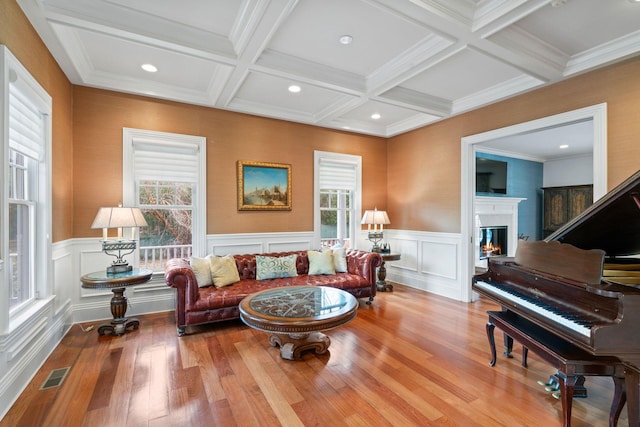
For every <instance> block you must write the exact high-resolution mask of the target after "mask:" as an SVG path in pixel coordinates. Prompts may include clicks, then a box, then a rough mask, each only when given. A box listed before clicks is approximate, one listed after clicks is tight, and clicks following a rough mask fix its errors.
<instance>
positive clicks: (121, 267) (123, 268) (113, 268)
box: [107, 264, 133, 274]
mask: <svg viewBox="0 0 640 427" xmlns="http://www.w3.org/2000/svg"><path fill="white" fill-rule="evenodd" d="M131 270H133V267H132V266H130V265H129V264H113V265H110V266H109V267H107V274H118V273H124V272H127V271H131Z"/></svg>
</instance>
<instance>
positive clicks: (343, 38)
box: [338, 34, 353, 45]
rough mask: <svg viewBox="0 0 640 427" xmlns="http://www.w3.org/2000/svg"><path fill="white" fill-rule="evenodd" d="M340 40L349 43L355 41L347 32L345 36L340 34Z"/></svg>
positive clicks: (341, 42) (342, 42) (345, 43)
mask: <svg viewBox="0 0 640 427" xmlns="http://www.w3.org/2000/svg"><path fill="white" fill-rule="evenodd" d="M338 40H340V44H344V45H347V44H351V42H352V41H353V37H351V36H350V35H348V34H345V35H344V36H340V38H339V39H338Z"/></svg>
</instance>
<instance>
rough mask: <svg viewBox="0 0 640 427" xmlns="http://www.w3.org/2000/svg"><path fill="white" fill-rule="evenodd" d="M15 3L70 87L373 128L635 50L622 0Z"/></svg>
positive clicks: (468, 104) (456, 108)
mask: <svg viewBox="0 0 640 427" xmlns="http://www.w3.org/2000/svg"><path fill="white" fill-rule="evenodd" d="M18 3H19V4H20V6H21V7H22V9H23V10H24V11H25V13H26V15H27V17H28V18H29V20H30V21H31V23H32V24H33V25H34V27H35V28H36V30H37V31H38V33H39V34H40V36H41V37H42V38H43V40H44V42H45V43H46V45H47V46H48V48H49V50H50V51H51V52H52V53H53V55H54V56H55V58H56V59H57V61H58V62H59V64H60V65H61V67H62V69H63V70H64V72H65V73H66V75H67V77H68V78H69V79H70V80H71V81H72V82H73V83H74V84H78V85H84V86H91V87H98V88H104V89H109V90H115V91H121V92H128V93H134V94H140V95H147V96H152V97H157V98H163V99H169V100H175V101H180V102H186V103H191V104H197V105H204V106H210V107H215V108H221V109H225V110H231V111H238V112H244V113H249V114H255V115H260V116H267V117H273V118H279V119H284V120H289V121H294V122H301V123H307V124H313V125H318V126H324V127H329V128H336V129H344V130H349V131H353V132H359V133H365V134H371V135H378V136H383V137H389V136H393V135H397V134H400V133H403V132H406V131H409V130H411V129H415V128H417V127H421V126H424V125H427V124H429V123H433V122H436V121H438V120H441V119H443V118H446V117H449V116H452V115H455V114H459V113H461V112H464V111H469V110H472V109H475V108H478V107H481V106H484V105H487V104H490V103H493V102H496V101H499V100H502V99H505V98H508V97H510V96H514V95H517V94H520V93H523V92H526V91H529V90H532V89H535V88H538V87H541V86H544V85H548V84H551V83H554V82H558V81H560V80H563V79H566V78H569V77H572V76H574V75H576V74H579V73H582V72H585V71H588V70H591V69H594V68H597V67H601V66H603V65H607V64H610V63H612V62H614V61H619V60H621V59H624V58H628V57H631V56H634V55H638V54H639V52H640V29H639V28H640V25H639V24H638V23H639V22H640V3H638V2H634V1H632V0H553V1H552V0H180V1H178V0H18ZM342 36H350V37H351V38H352V40H351V43H350V44H342V43H341V42H340V38H341V37H342ZM142 64H153V65H154V66H155V67H157V71H156V72H154V73H149V72H146V71H144V70H142V68H141V65H142ZM291 85H297V86H298V87H299V88H300V91H299V92H297V93H292V92H289V91H288V88H289V87H290V86H291ZM373 114H379V118H377V119H375V118H372V115H373Z"/></svg>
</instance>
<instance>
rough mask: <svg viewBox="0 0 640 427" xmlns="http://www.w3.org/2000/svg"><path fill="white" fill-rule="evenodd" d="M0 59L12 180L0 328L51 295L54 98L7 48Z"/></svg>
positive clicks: (1, 254) (5, 165) (5, 207)
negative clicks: (52, 104) (3, 78)
mask: <svg viewBox="0 0 640 427" xmlns="http://www.w3.org/2000/svg"><path fill="white" fill-rule="evenodd" d="M0 58H1V63H2V67H3V68H4V73H3V75H4V76H5V79H7V80H5V81H3V82H2V83H3V84H2V87H1V88H0V95H1V96H0V98H1V99H2V102H3V104H4V105H6V106H7V107H8V108H5V109H4V114H5V116H4V117H3V118H2V120H0V126H1V125H2V123H6V125H7V127H8V129H7V130H8V131H3V129H0V131H2V132H0V134H2V135H8V139H6V140H2V142H1V145H2V151H0V162H1V164H2V170H3V172H2V174H3V176H5V177H7V182H8V185H7V186H6V187H3V189H2V193H1V194H2V199H1V200H0V205H1V209H0V219H1V220H2V221H1V223H2V224H3V226H2V229H0V242H1V246H0V259H1V260H3V261H4V265H5V268H4V269H2V274H3V280H2V281H0V283H2V286H1V289H2V293H3V294H4V295H5V297H4V298H0V301H2V303H0V304H1V307H0V312H1V313H6V314H4V315H3V317H2V318H1V319H0V325H1V326H0V329H3V330H6V327H7V325H9V324H10V322H11V319H14V318H16V316H17V315H18V314H20V313H23V312H24V311H25V310H26V309H28V308H29V307H32V306H33V305H34V304H35V303H37V302H38V300H44V299H45V298H46V297H47V296H48V295H49V294H51V290H50V286H49V283H51V279H50V274H49V273H50V271H51V267H50V264H51V256H50V253H51V240H50V235H51V184H50V183H51V167H50V161H51V160H50V152H51V97H49V95H48V94H47V93H46V92H45V91H44V89H42V87H41V86H40V85H39V84H38V83H37V82H36V80H35V79H33V77H32V76H31V75H30V74H29V73H28V71H27V70H26V69H25V68H24V67H23V66H22V65H21V64H20V63H19V62H18V61H17V59H16V58H15V57H14V56H13V55H12V54H11V52H10V51H9V50H8V49H7V48H6V47H5V46H0ZM5 191H6V192H5ZM5 284H6V285H5ZM7 297H8V298H7ZM5 301H6V302H5Z"/></svg>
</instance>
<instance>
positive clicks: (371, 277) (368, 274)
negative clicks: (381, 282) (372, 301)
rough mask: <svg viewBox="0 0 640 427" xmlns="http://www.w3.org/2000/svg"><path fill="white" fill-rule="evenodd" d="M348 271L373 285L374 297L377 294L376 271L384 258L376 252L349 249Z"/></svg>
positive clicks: (347, 252)
mask: <svg viewBox="0 0 640 427" xmlns="http://www.w3.org/2000/svg"><path fill="white" fill-rule="evenodd" d="M346 255H347V270H348V271H349V273H351V274H357V275H359V276H362V277H364V278H365V279H367V281H368V282H369V283H370V284H371V289H372V295H375V294H376V289H377V285H376V282H377V276H376V269H377V268H378V267H380V266H381V265H382V257H381V256H380V254H378V253H375V252H366V251H359V250H355V249H347V251H346Z"/></svg>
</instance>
